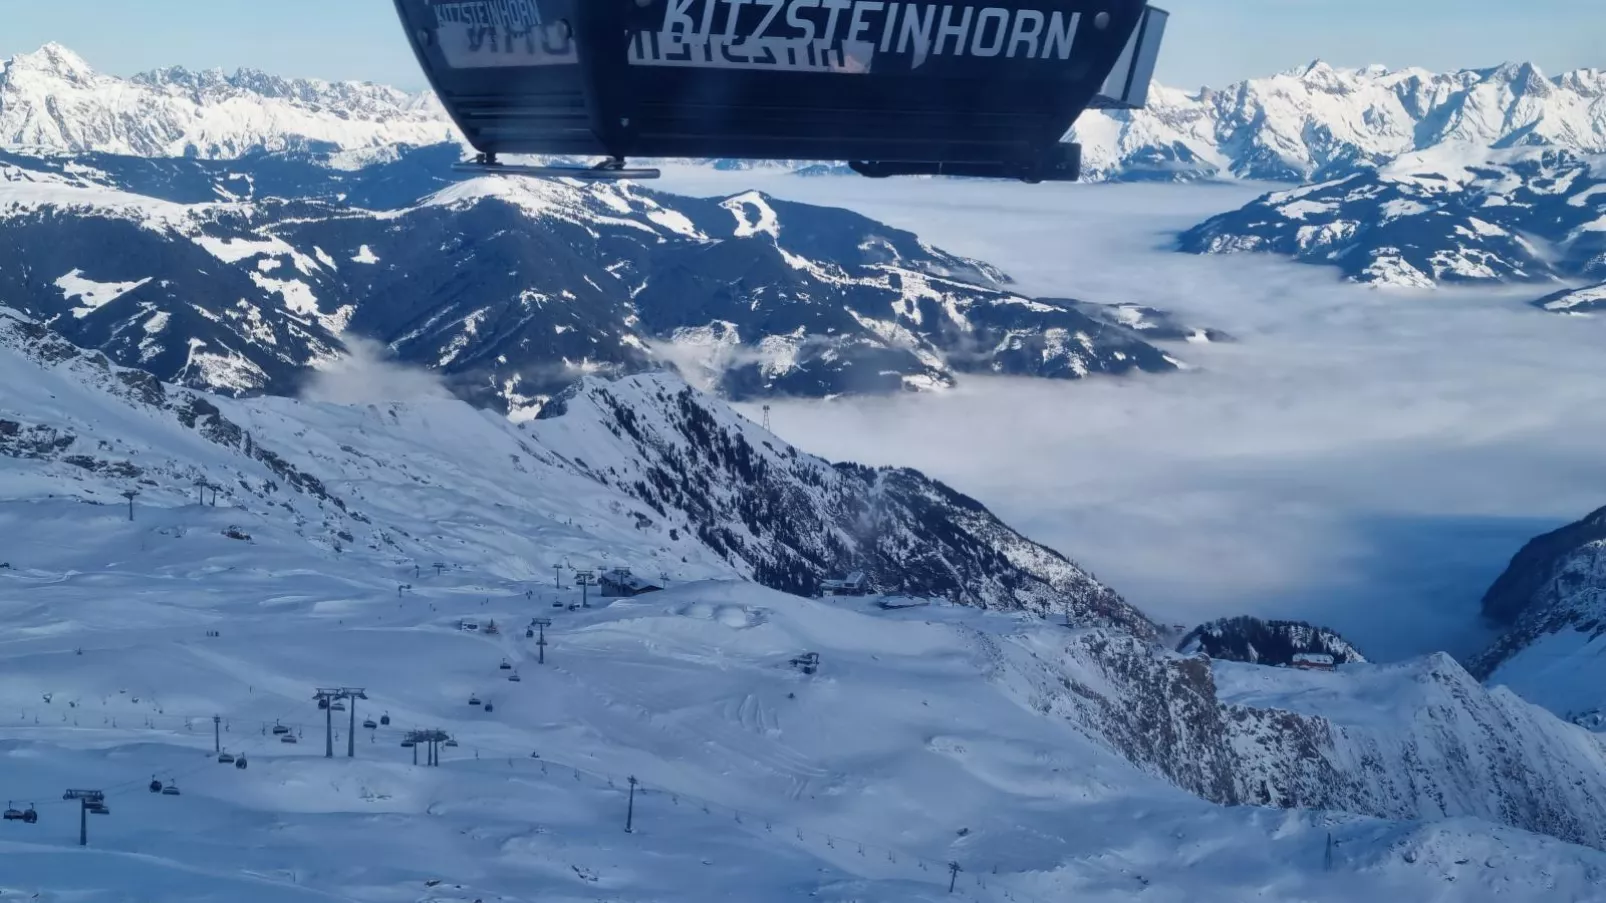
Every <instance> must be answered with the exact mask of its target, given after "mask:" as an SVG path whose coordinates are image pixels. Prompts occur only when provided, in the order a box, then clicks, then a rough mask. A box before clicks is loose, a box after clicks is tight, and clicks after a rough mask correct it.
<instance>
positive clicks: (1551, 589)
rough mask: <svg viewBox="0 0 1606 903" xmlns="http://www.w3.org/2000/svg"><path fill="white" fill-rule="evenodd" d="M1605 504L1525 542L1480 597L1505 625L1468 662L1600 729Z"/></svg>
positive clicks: (1489, 678) (1605, 669)
mask: <svg viewBox="0 0 1606 903" xmlns="http://www.w3.org/2000/svg"><path fill="white" fill-rule="evenodd" d="M1603 594H1606V509H1601V510H1599V511H1596V512H1594V513H1593V514H1590V515H1589V516H1588V517H1585V518H1583V519H1582V520H1579V521H1577V522H1576V523H1572V524H1569V525H1567V526H1565V527H1562V528H1561V529H1559V530H1555V531H1552V532H1550V533H1547V534H1545V535H1543V536H1539V537H1536V538H1534V539H1533V540H1532V541H1530V542H1529V543H1528V544H1527V545H1525V546H1524V547H1523V548H1522V549H1521V550H1519V551H1518V552H1517V554H1516V555H1514V556H1513V557H1512V559H1511V564H1510V565H1509V566H1508V567H1507V568H1506V570H1505V572H1504V573H1502V574H1501V575H1500V577H1499V579H1497V580H1496V581H1495V583H1494V584H1493V585H1492V586H1491V587H1490V588H1489V591H1488V592H1487V593H1486V594H1485V595H1484V598H1483V612H1484V615H1485V617H1487V618H1489V619H1490V620H1492V621H1494V622H1495V623H1498V624H1502V625H1504V626H1506V628H1507V629H1506V632H1505V634H1504V635H1503V636H1501V637H1500V638H1499V639H1498V640H1496V641H1495V643H1494V644H1493V645H1491V646H1490V647H1489V648H1488V649H1486V650H1484V651H1483V652H1482V653H1481V654H1480V655H1479V656H1478V657H1477V658H1476V659H1474V660H1473V662H1472V665H1471V666H1472V670H1473V672H1474V673H1476V674H1479V675H1481V676H1483V677H1485V678H1486V682H1487V683H1489V684H1490V685H1505V686H1509V687H1511V688H1512V689H1513V690H1515V691H1517V692H1518V693H1520V694H1522V696H1523V698H1525V699H1531V700H1534V701H1535V702H1537V703H1539V704H1541V705H1543V706H1545V707H1547V708H1549V709H1550V710H1552V711H1554V712H1555V713H1557V714H1558V715H1560V716H1562V717H1563V718H1566V719H1568V720H1570V721H1574V722H1576V723H1579V724H1583V725H1586V726H1588V727H1590V728H1591V729H1594V730H1597V731H1598V730H1602V729H1603V728H1606V707H1603V706H1602V705H1601V701H1600V696H1599V693H1598V692H1597V691H1596V688H1597V687H1598V686H1599V682H1600V680H1601V679H1602V678H1606V641H1603V640H1602V635H1603V634H1606V629H1603V628H1606V600H1603V598H1602V597H1603Z"/></svg>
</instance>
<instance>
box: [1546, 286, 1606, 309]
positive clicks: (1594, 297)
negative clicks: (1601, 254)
mask: <svg viewBox="0 0 1606 903" xmlns="http://www.w3.org/2000/svg"><path fill="white" fill-rule="evenodd" d="M1534 306H1535V307H1537V308H1540V309H1541V310H1548V311H1551V312H1553V313H1558V314H1588V313H1590V312H1592V311H1596V310H1600V309H1602V308H1606V282H1601V283H1598V284H1595V285H1586V286H1584V287H1583V288H1569V289H1562V290H1561V291H1559V292H1553V293H1551V294H1549V295H1546V296H1545V297H1543V298H1540V299H1538V300H1536V301H1534Z"/></svg>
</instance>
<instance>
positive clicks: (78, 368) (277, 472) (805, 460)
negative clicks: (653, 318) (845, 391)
mask: <svg viewBox="0 0 1606 903" xmlns="http://www.w3.org/2000/svg"><path fill="white" fill-rule="evenodd" d="M4 313H5V315H4V317H3V318H0V345H3V346H5V347H8V348H10V349H11V350H12V352H13V353H14V354H17V355H20V356H22V357H23V358H24V359H25V360H27V361H31V362H32V363H33V364H35V365H36V366H44V367H48V368H51V369H53V370H65V371H67V372H69V373H71V374H72V375H73V377H74V378H75V379H78V380H81V381H86V382H89V383H91V385H92V386H93V387H94V388H95V390H96V391H97V392H98V393H100V394H106V393H109V394H111V395H113V396H114V397H115V399H116V400H118V401H120V402H123V403H127V404H129V405H132V406H134V407H135V409H136V410H137V411H138V412H139V414H140V416H142V417H146V418H149V417H157V418H160V419H163V420H170V421H177V423H178V424H181V425H182V426H184V427H186V428H188V429H190V430H193V431H194V432H195V433H197V434H199V435H200V436H201V437H202V438H205V439H207V440H209V441H211V442H213V443H215V444H218V445H220V446H222V447H223V448H224V449H225V450H227V451H228V452H231V453H234V454H236V455H238V456H240V457H241V458H243V459H244V460H245V461H249V462H254V463H253V464H252V466H253V467H254V468H256V469H258V470H260V469H262V468H266V469H267V470H269V471H271V472H272V473H273V474H274V477H273V478H270V480H271V481H272V482H278V481H281V480H282V481H283V482H284V483H286V484H288V487H287V488H289V489H294V490H299V491H301V492H302V493H303V494H306V495H308V496H310V497H311V498H310V500H309V501H310V503H312V504H315V505H317V506H318V507H319V508H320V509H323V510H324V512H325V513H324V517H325V525H326V526H328V527H329V529H328V530H327V531H326V534H324V535H322V539H324V540H326V541H328V542H329V543H330V544H331V545H340V543H341V541H342V540H343V541H344V542H345V543H346V544H348V545H350V544H365V545H368V546H369V547H371V548H373V549H374V550H375V551H381V552H387V553H388V552H395V551H399V550H400V549H401V546H400V545H398V544H397V542H398V540H397V539H396V536H397V534H398V533H399V532H400V531H394V532H389V533H387V532H386V531H384V530H381V529H379V528H378V527H377V526H375V525H374V519H375V517H376V514H377V512H374V511H372V510H369V511H367V512H364V510H363V509H365V508H369V507H370V506H381V505H382V506H396V505H401V504H404V503H405V501H406V495H407V493H405V492H402V491H400V490H398V489H396V488H394V487H392V488H389V489H386V490H385V491H383V492H382V493H375V494H374V496H373V497H372V498H371V499H368V500H361V499H362V496H363V495H364V494H365V493H363V491H362V490H341V489H340V488H339V487H341V486H342V485H346V486H349V485H350V484H349V480H351V479H353V478H355V477H357V476H358V475H359V474H361V473H363V472H365V471H369V470H373V469H375V468H376V467H379V468H389V467H390V466H391V465H390V464H389V463H386V462H378V461H376V460H375V459H374V458H373V457H372V455H371V454H368V453H366V452H364V451H363V450H362V449H360V448H355V447H350V446H347V445H344V444H341V443H335V445H338V446H339V447H338V448H334V447H329V448H326V447H322V446H320V445H317V444H309V442H307V441H298V442H297V443H295V445H296V446H299V447H296V448H291V447H290V444H289V443H286V444H276V443H270V441H269V440H268V439H267V438H266V437H268V436H271V435H274V434H276V433H278V434H283V433H296V432H304V431H305V428H304V427H298V425H296V424H295V423H293V422H291V421H289V420H287V417H290V416H292V415H293V412H295V411H298V410H301V407H300V406H299V405H298V404H297V403H294V402H289V401H288V400H285V401H284V402H283V404H279V405H276V404H271V403H264V405H262V406H257V407H221V406H220V405H219V404H218V402H217V401H215V400H210V399H208V398H207V397H205V396H203V395H201V394H198V393H196V392H193V391H190V390H180V389H174V390H166V391H164V390H163V388H162V386H161V384H160V383H159V382H158V381H157V380H155V379H153V378H152V377H151V376H150V375H149V374H148V373H145V372H144V371H139V370H133V369H124V368H121V367H118V366H116V365H114V364H111V363H110V362H109V361H107V360H106V358H105V356H103V355H101V354H100V353H99V352H88V353H85V352H82V351H80V350H79V349H77V348H76V347H75V346H73V345H71V344H69V343H68V342H67V341H65V340H64V339H62V338H61V337H59V336H58V335H57V334H56V333H54V332H52V331H51V330H49V329H47V328H46V327H44V326H42V325H40V324H37V323H35V322H33V321H31V320H26V319H21V318H19V317H18V316H17V315H16V314H14V313H12V312H10V311H5V312H4ZM30 378H31V377H29V376H28V375H27V374H26V373H21V374H17V375H16V376H15V379H17V380H19V381H20V380H27V379H30ZM8 396H9V392H8ZM23 397H26V396H25V395H24V396H23ZM6 403H7V407H8V408H9V407H10V406H11V405H13V404H15V403H16V402H13V401H12V400H11V399H10V398H9V397H8V398H7V401H6ZM286 405H288V407H287V406H286ZM432 408H434V409H439V411H438V412H437V414H438V416H446V417H449V418H451V420H452V421H453V423H452V425H451V427H450V431H449V432H448V433H446V434H444V435H443V438H449V439H452V440H455V441H461V442H463V443H465V444H472V445H473V446H474V451H473V456H474V457H477V458H480V459H482V460H486V459H488V460H492V461H497V460H501V459H504V458H505V459H506V460H509V461H512V462H513V466H512V467H511V469H510V468H508V467H506V466H502V467H498V468H496V469H495V471H508V472H507V473H503V474H501V475H500V476H501V479H500V480H499V481H498V482H499V485H500V486H501V489H500V490H499V491H498V492H497V494H506V493H509V492H513V493H514V494H519V493H520V492H522V490H516V489H515V488H514V487H516V486H522V485H523V484H525V483H534V482H541V481H546V482H549V483H554V484H562V483H565V482H566V483H569V484H571V485H572V484H573V483H574V482H575V481H576V480H582V481H585V482H588V483H594V484H596V486H595V488H593V489H592V490H591V493H590V495H601V496H602V497H604V498H605V499H607V501H606V502H605V503H601V502H595V501H592V502H588V503H587V504H586V505H585V507H587V508H590V507H593V506H595V505H598V504H605V506H606V507H608V508H609V509H611V510H612V511H613V512H614V516H613V520H615V521H617V522H619V523H621V524H627V525H628V528H629V529H630V530H631V531H633V532H634V533H635V534H639V537H640V541H639V542H638V543H637V544H638V545H640V544H661V545H660V547H659V549H658V551H657V552H656V554H657V555H660V556H666V555H668V554H670V553H672V552H674V551H676V550H678V549H682V548H684V547H686V546H688V545H689V546H693V547H696V548H698V549H699V550H700V552H699V555H698V557H699V558H701V559H705V560H710V561H713V562H717V564H715V570H714V571H713V573H715V574H721V573H722V574H725V575H727V576H740V577H744V578H751V579H753V580H755V581H757V582H759V583H762V584H765V585H769V586H772V587H775V588H777V589H783V590H787V591H792V592H799V593H804V594H809V593H814V592H817V591H818V589H819V585H820V582H821V581H822V580H824V579H827V578H830V577H840V576H843V575H845V574H847V573H849V572H850V571H862V572H864V573H866V574H867V575H868V576H869V577H870V579H871V583H872V585H873V586H876V587H880V588H882V589H885V590H888V591H897V592H901V593H905V594H909V595H912V596H915V597H922V598H928V597H940V598H943V599H948V600H952V601H953V602H957V603H963V604H968V605H974V606H977V607H981V608H988V609H1005V610H1021V611H1030V612H1035V613H1037V614H1042V615H1048V614H1054V613H1058V614H1060V615H1062V616H1069V617H1071V618H1072V619H1073V620H1074V621H1078V622H1082V623H1088V624H1116V625H1119V626H1120V627H1122V628H1123V629H1125V630H1128V631H1130V632H1132V633H1134V634H1136V635H1140V636H1149V635H1152V632H1153V628H1152V626H1151V625H1149V623H1148V621H1147V620H1146V619H1145V618H1144V617H1143V616H1142V615H1141V614H1139V613H1138V612H1137V611H1136V610H1134V609H1133V608H1131V606H1129V605H1127V603H1126V602H1124V601H1123V600H1122V599H1121V598H1120V596H1119V595H1117V594H1115V593H1114V592H1113V591H1112V590H1110V589H1109V588H1108V587H1105V586H1103V585H1102V584H1099V583H1098V582H1096V581H1095V580H1093V579H1092V578H1091V577H1089V576H1088V575H1087V574H1086V573H1085V572H1084V571H1082V570H1081V569H1080V568H1078V567H1077V566H1076V565H1074V564H1072V563H1071V562H1069V561H1067V560H1065V559H1064V558H1063V557H1061V556H1060V555H1058V554H1056V553H1054V552H1053V551H1051V550H1049V549H1046V548H1043V547H1042V546H1039V545H1037V544H1035V543H1032V542H1030V541H1029V540H1026V539H1025V538H1024V537H1022V536H1020V535H1019V534H1017V533H1015V532H1014V531H1012V530H1010V529H1009V528H1008V527H1006V526H1004V525H1003V524H1002V523H1000V522H999V521H998V520H997V519H996V518H994V517H993V516H992V515H991V514H990V513H988V512H987V510H986V509H985V508H984V507H982V506H981V505H980V504H979V503H977V502H976V501H974V500H972V499H970V498H967V497H965V496H963V495H961V494H959V493H957V492H954V491H953V490H951V489H949V488H948V487H946V486H943V485H942V484H940V483H936V482H934V481H932V480H929V479H927V478H926V477H924V476H922V475H920V474H918V473H916V472H914V471H909V470H886V469H882V470H877V469H872V468H864V467H859V466H856V465H851V464H843V465H836V466H833V465H830V464H828V463H827V462H825V461H822V460H820V459H818V458H814V457H812V456H809V455H804V454H801V453H799V452H798V451H797V450H796V449H795V448H792V447H791V446H788V445H786V444H784V443H782V442H781V441H780V440H779V439H776V438H775V437H773V436H771V435H770V434H768V433H766V432H764V431H763V430H762V429H760V428H758V427H757V426H755V425H754V424H752V423H750V422H748V421H746V420H744V419H742V418H741V417H739V416H737V415H736V414H735V413H734V412H732V411H730V410H729V409H728V408H725V407H724V406H723V405H719V404H718V403H717V402H714V401H713V399H711V398H709V397H708V396H705V395H702V394H700V393H697V392H695V391H694V390H692V389H691V388H690V387H688V386H686V385H685V384H684V383H682V382H680V381H679V380H678V379H676V378H675V377H673V376H669V375H666V374H653V375H641V376H637V377H633V378H628V379H624V380H621V381H618V382H600V381H598V380H596V379H595V378H592V377H588V378H585V379H583V380H582V381H581V382H579V383H577V384H576V385H575V386H574V387H573V388H572V389H571V390H569V391H568V392H567V393H565V394H564V395H563V396H562V397H561V398H560V399H558V400H557V401H556V402H554V404H553V405H551V406H549V407H548V408H547V409H545V410H544V411H543V412H542V415H543V416H542V417H541V419H539V420H538V421H535V422H533V423H528V424H526V425H525V426H524V427H523V428H522V429H521V428H518V427H515V426H514V425H513V424H511V422H504V421H501V420H499V419H498V418H497V417H496V416H495V415H492V414H490V413H488V412H487V413H485V414H483V415H471V416H470V415H468V413H467V409H466V408H465V409H461V410H459V406H457V405H454V404H452V403H450V402H446V401H441V402H439V403H438V404H435V405H433V406H432ZM417 416H420V417H425V418H426V419H427V417H428V416H430V413H429V412H427V411H426V412H421V413H419V414H418V415H417ZM465 416H466V422H457V421H464V419H465ZM389 419H390V421H391V424H390V428H391V429H397V430H403V429H407V428H410V427H415V428H417V429H420V430H425V431H428V430H433V429H436V428H438V427H439V426H444V424H438V425H436V426H431V425H429V424H428V423H425V422H422V421H421V422H419V423H417V424H416V425H414V424H409V423H405V422H404V421H403V419H402V417H401V416H400V414H399V413H395V412H393V413H392V414H391V415H390V416H389ZM298 439H302V440H304V439H305V437H298ZM146 452H147V453H146V454H145V455H140V454H138V450H137V448H129V447H127V440H126V439H124V438H121V437H118V436H116V435H115V434H107V433H99V434H97V431H96V430H95V429H94V428H93V425H91V424H86V423H84V422H82V421H81V420H79V419H77V418H74V417H71V416H66V417H61V416H58V417H54V418H49V419H35V418H26V417H20V416H19V417H14V418H8V419H5V420H0V455H8V456H11V457H16V458H27V459H30V460H36V461H41V462H47V463H50V464H54V465H56V467H55V470H56V471H57V472H58V474H66V475H73V476H76V475H79V474H81V473H91V474H93V473H105V474H110V475H113V476H116V477H120V478H122V479H124V480H126V481H130V482H133V483H135V484H139V485H143V486H145V487H146V489H145V493H146V494H147V495H153V494H154V495H157V496H158V497H159V498H160V497H163V496H165V497H168V498H174V497H176V498H178V499H182V498H184V497H185V496H186V495H188V494H189V493H190V492H192V491H193V483H194V478H195V476H197V474H196V473H194V472H193V468H192V467H186V466H181V465H178V464H175V463H166V464H156V463H153V462H150V461H149V460H148V458H149V452H150V450H149V449H147V450H146ZM462 452H463V453H464V454H467V453H468V449H467V448H466V447H465V448H464V449H462ZM158 457H159V458H160V457H168V458H169V459H171V457H172V456H171V453H169V454H168V455H166V456H162V455H159V456H158ZM525 459H528V460H525ZM408 460H410V461H412V462H414V463H415V464H421V463H422V462H423V461H425V460H428V459H427V458H425V457H424V456H423V455H412V456H409V459H408ZM312 462H318V463H317V464H316V465H313V464H312ZM438 463H439V464H440V466H443V467H445V466H452V467H454V468H455V467H460V466H466V465H465V464H463V463H461V462H459V463H456V464H448V461H447V459H440V460H439V461H438ZM258 465H260V466H258ZM236 466H240V465H238V464H237V465H236ZM395 467H396V469H397V470H398V471H400V472H401V473H405V472H406V471H407V470H408V467H407V464H406V463H403V462H396V464H395ZM314 471H319V472H322V473H323V474H324V476H322V477H313V476H308V474H309V473H312V472H314ZM331 471H333V473H334V474H337V476H334V477H331V476H330V473H331ZM495 471H491V472H483V471H482V473H481V475H480V478H482V479H490V478H491V476H492V473H494V472H495ZM204 476H205V477H206V478H207V479H209V480H210V481H212V482H216V483H219V484H220V485H221V486H222V487H223V490H222V491H223V492H225V493H226V494H227V495H230V496H234V495H237V494H238V495H239V496H240V498H239V499H237V500H236V502H235V503H236V504H239V505H247V506H254V505H260V504H271V503H272V500H273V499H274V498H275V497H276V494H277V493H278V492H279V491H280V490H278V489H277V488H274V487H269V486H267V483H268V482H269V481H270V480H261V481H256V480H252V479H245V480H241V479H240V478H239V476H238V474H233V475H231V474H227V473H207V474H204ZM399 476H400V475H399V474H398V478H399ZM426 485H427V483H426ZM236 487H239V488H238V489H236ZM549 491H550V490H549ZM610 493H611V494H610ZM585 497H586V495H585V494H581V495H579V496H577V499H578V498H585ZM298 520H299V519H298ZM353 521H355V522H356V524H361V525H363V526H361V527H358V526H356V525H354V523H353ZM521 529H522V528H521ZM448 538H449V537H432V538H429V539H433V540H434V541H435V542H437V543H439V542H441V541H443V540H447V539H448ZM413 541H414V542H423V541H427V539H426V538H425V537H418V538H416V539H414V540H413ZM450 551H451V549H450V546H449V545H447V546H441V545H436V546H434V547H432V548H430V549H429V550H427V551H421V552H415V555H416V557H432V556H438V555H444V554H449V553H450ZM666 560H667V559H666ZM651 564H652V566H653V567H656V568H658V569H662V568H663V567H664V566H665V565H664V564H663V563H662V562H660V561H653V562H652V563H651ZM676 570H679V569H678V568H676ZM702 573H703V574H706V573H708V572H707V570H706V569H705V570H704V571H702Z"/></svg>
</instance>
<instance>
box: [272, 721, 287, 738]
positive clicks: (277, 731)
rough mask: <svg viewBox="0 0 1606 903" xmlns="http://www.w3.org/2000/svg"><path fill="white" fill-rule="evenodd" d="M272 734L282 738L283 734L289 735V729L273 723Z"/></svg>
mask: <svg viewBox="0 0 1606 903" xmlns="http://www.w3.org/2000/svg"><path fill="white" fill-rule="evenodd" d="M273 733H274V734H277V735H279V736H283V735H285V734H288V733H290V729H289V728H287V727H285V726H284V725H282V724H279V723H277V722H275V723H274V725H273Z"/></svg>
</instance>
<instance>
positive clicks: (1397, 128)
mask: <svg viewBox="0 0 1606 903" xmlns="http://www.w3.org/2000/svg"><path fill="white" fill-rule="evenodd" d="M1075 134H1076V136H1077V137H1078V138H1079V139H1080V140H1081V141H1082V143H1083V152H1084V157H1083V160H1084V165H1085V166H1086V167H1087V168H1088V169H1089V170H1090V175H1092V176H1094V177H1104V178H1127V179H1138V178H1148V179H1163V180H1170V179H1176V178H1198V177H1202V176H1223V177H1236V178H1244V179H1266V180H1272V181H1280V182H1305V181H1310V180H1317V181H1327V180H1331V179H1336V178H1342V177H1344V176H1347V175H1353V174H1355V173H1358V172H1363V171H1366V170H1370V169H1374V168H1377V167H1379V166H1382V165H1384V164H1387V163H1389V162H1391V161H1393V160H1395V159H1397V158H1400V157H1403V156H1407V155H1409V154H1412V153H1419V152H1423V151H1429V150H1433V149H1435V148H1439V147H1459V146H1470V147H1477V148H1505V147H1515V146H1525V145H1545V146H1550V147H1554V148H1558V149H1565V150H1571V151H1574V152H1578V153H1585V154H1601V153H1606V70H1601V69H1578V70H1574V71H1572V72H1567V73H1564V74H1562V75H1559V76H1555V77H1546V76H1545V75H1544V74H1542V73H1541V72H1540V71H1539V70H1538V68H1537V67H1535V66H1533V65H1531V64H1528V63H1510V64H1506V65H1503V66H1499V67H1496V68H1493V69H1464V70H1460V71H1457V72H1447V73H1433V72H1428V71H1426V70H1423V69H1414V68H1408V69H1386V68H1383V67H1377V66H1374V67H1368V68H1365V69H1341V68H1335V67H1333V66H1330V65H1328V64H1326V63H1323V62H1320V61H1318V62H1314V63H1311V64H1310V65H1308V66H1304V67H1301V68H1299V69H1296V70H1293V71H1289V72H1282V73H1279V74H1277V75H1274V76H1271V77H1269V78H1255V79H1249V80H1247V81H1242V82H1238V83H1235V84H1231V85H1227V86H1225V87H1222V88H1219V89H1211V88H1202V89H1200V90H1198V91H1193V92H1186V91H1180V90H1176V89H1174V88H1167V87H1164V86H1155V87H1154V88H1153V89H1151V91H1150V92H1149V105H1148V108H1147V109H1144V110H1139V111H1135V112H1115V111H1108V112H1107V111H1094V112H1090V113H1088V114H1087V115H1086V116H1084V117H1083V118H1082V119H1080V120H1078V122H1077V126H1076V129H1075Z"/></svg>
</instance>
